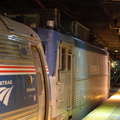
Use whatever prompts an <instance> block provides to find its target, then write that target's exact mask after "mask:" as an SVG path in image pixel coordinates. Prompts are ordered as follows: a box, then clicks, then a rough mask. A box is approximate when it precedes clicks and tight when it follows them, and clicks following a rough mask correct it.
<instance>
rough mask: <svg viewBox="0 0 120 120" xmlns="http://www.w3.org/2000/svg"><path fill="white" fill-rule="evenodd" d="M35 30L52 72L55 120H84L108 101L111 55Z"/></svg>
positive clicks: (53, 34)
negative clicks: (109, 57)
mask: <svg viewBox="0 0 120 120" xmlns="http://www.w3.org/2000/svg"><path fill="white" fill-rule="evenodd" d="M34 30H35V31H36V32H37V34H38V35H39V37H40V38H41V40H42V42H43V46H44V52H45V55H46V59H47V63H48V68H49V73H50V85H51V94H52V96H51V99H52V120H81V119H82V118H83V117H84V116H85V115H87V114H88V113H89V112H90V111H91V110H92V109H94V108H95V107H97V106H98V105H100V104H101V103H102V102H104V101H105V100H106V99H107V98H108V93H109V84H110V82H109V60H108V52H107V51H106V50H104V49H101V48H98V47H96V46H93V45H91V44H89V43H86V42H83V41H82V40H80V39H77V38H75V37H71V36H67V35H63V34H61V33H59V32H57V31H54V30H52V29H45V28H34Z"/></svg>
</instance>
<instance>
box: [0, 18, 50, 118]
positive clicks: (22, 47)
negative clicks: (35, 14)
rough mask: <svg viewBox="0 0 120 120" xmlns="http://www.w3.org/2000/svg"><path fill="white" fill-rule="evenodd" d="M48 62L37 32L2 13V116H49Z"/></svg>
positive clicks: (0, 113) (0, 53)
mask: <svg viewBox="0 0 120 120" xmlns="http://www.w3.org/2000/svg"><path fill="white" fill-rule="evenodd" d="M45 66H46V63H45V59H44V54H43V49H42V45H41V41H40V39H39V37H38V35H37V34H36V33H35V32H34V31H33V30H32V29H31V28H29V27H28V26H26V25H24V24H21V23H18V22H15V21H13V20H11V19H8V18H6V17H4V16H0V120H50V118H49V103H50V97H49V95H50V94H48V88H49V85H48V83H49V82H48V78H47V74H46V69H45ZM49 92H50V90H49Z"/></svg>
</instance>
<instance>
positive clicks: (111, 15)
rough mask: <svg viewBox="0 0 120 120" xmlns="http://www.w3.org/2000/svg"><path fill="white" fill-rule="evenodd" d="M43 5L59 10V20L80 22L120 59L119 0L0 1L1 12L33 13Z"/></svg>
mask: <svg viewBox="0 0 120 120" xmlns="http://www.w3.org/2000/svg"><path fill="white" fill-rule="evenodd" d="M47 8H57V9H59V10H60V11H61V18H62V20H64V19H65V20H69V19H73V20H75V21H78V22H80V23H81V24H83V25H84V26H85V27H87V28H88V29H89V31H90V33H91V34H93V35H94V37H96V40H97V42H98V44H101V45H102V46H104V47H105V48H106V49H107V50H108V51H109V53H110V55H111V58H113V59H120V0H0V13H1V14H3V15H7V14H23V13H26V12H29V13H35V12H37V11H38V10H39V9H47ZM66 16H68V17H66Z"/></svg>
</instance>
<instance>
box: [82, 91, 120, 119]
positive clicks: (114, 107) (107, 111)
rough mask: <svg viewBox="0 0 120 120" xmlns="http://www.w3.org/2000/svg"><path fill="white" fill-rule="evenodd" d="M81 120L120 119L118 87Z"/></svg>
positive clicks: (119, 92) (119, 93)
mask: <svg viewBox="0 0 120 120" xmlns="http://www.w3.org/2000/svg"><path fill="white" fill-rule="evenodd" d="M82 120H120V89H119V90H118V91H117V92H116V93H115V94H113V95H112V96H111V97H110V98H109V99H108V100H107V101H106V102H104V103H103V104H101V105H100V106H99V107H97V108H96V109H94V110H93V111H92V112H90V113H89V114H88V115H87V116H86V117H84V118H83V119H82Z"/></svg>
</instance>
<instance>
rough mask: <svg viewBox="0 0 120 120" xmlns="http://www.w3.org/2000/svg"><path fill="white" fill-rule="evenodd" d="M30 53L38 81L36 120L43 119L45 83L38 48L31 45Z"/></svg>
mask: <svg viewBox="0 0 120 120" xmlns="http://www.w3.org/2000/svg"><path fill="white" fill-rule="evenodd" d="M31 49H32V54H33V57H34V64H35V68H36V74H37V83H38V99H39V100H38V101H39V102H38V103H39V104H38V105H39V114H38V120H44V117H45V86H44V85H45V84H44V76H43V75H44V72H43V66H42V60H41V58H40V52H39V49H38V48H37V47H36V46H32V47H31Z"/></svg>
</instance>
